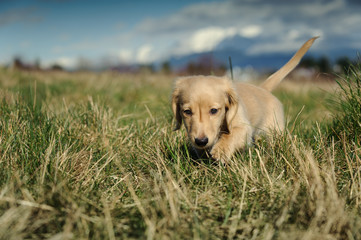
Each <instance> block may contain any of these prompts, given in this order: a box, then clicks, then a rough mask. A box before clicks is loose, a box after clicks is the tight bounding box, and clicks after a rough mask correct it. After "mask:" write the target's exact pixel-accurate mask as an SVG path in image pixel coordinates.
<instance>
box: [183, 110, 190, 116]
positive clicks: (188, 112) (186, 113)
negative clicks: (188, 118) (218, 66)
mask: <svg viewBox="0 0 361 240" xmlns="http://www.w3.org/2000/svg"><path fill="white" fill-rule="evenodd" d="M183 112H184V114H185V115H192V111H191V110H189V109H186V110H184V111H183Z"/></svg>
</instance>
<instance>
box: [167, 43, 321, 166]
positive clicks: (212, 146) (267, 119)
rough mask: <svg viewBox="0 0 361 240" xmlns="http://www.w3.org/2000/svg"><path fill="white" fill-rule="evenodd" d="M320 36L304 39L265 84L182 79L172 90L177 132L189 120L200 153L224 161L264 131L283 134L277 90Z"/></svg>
mask: <svg viewBox="0 0 361 240" xmlns="http://www.w3.org/2000/svg"><path fill="white" fill-rule="evenodd" d="M316 38H317V37H314V38H311V39H309V40H308V41H307V42H306V43H304V44H303V45H302V47H301V48H300V49H299V50H298V51H297V52H296V53H295V55H294V56H293V57H292V58H291V59H290V60H289V61H288V62H287V63H286V64H285V65H284V66H283V67H282V68H281V69H279V70H278V71H277V72H275V73H274V74H272V75H271V76H270V77H269V78H268V79H267V80H266V81H264V82H263V83H262V84H261V85H260V86H254V85H250V84H246V83H237V84H234V83H232V81H230V80H229V79H227V78H226V77H215V76H189V77H181V78H178V79H177V80H176V81H175V87H174V90H173V94H172V110H173V113H174V117H175V120H176V127H175V130H178V129H180V127H181V124H182V122H183V123H184V126H185V129H186V132H187V135H188V138H189V140H190V142H191V143H192V146H193V147H194V149H195V151H196V153H197V155H198V157H204V156H205V155H206V156H210V157H212V158H213V159H216V160H222V161H224V160H226V159H229V158H230V157H231V156H232V154H233V153H234V152H235V151H237V150H240V149H243V148H244V147H245V146H247V145H248V144H250V143H251V142H252V140H253V139H254V138H255V137H257V136H258V135H260V134H272V133H274V132H281V131H282V130H283V129H284V125H285V120H284V113H283V106H282V103H281V102H280V101H279V100H278V99H277V98H276V97H275V96H273V95H272V94H271V91H272V90H273V89H274V88H275V87H276V86H277V85H278V84H279V83H280V82H281V81H282V79H283V78H284V77H286V76H287V74H288V73H290V72H291V71H292V70H293V69H294V68H295V67H296V66H297V64H298V63H299V62H300V60H301V58H302V57H303V55H304V54H305V53H306V52H307V51H308V49H309V48H310V47H311V46H312V44H313V42H314V41H315V39H316Z"/></svg>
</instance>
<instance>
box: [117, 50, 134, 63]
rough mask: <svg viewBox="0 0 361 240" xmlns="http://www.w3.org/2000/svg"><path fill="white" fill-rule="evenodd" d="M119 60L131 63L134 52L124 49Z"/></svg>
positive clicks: (120, 52)
mask: <svg viewBox="0 0 361 240" xmlns="http://www.w3.org/2000/svg"><path fill="white" fill-rule="evenodd" d="M118 56H119V60H120V62H121V63H131V62H132V61H133V60H134V59H133V56H134V54H133V51H132V50H130V49H122V50H120V51H119V54H118Z"/></svg>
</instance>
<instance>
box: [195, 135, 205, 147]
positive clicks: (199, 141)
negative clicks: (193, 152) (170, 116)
mask: <svg viewBox="0 0 361 240" xmlns="http://www.w3.org/2000/svg"><path fill="white" fill-rule="evenodd" d="M194 141H195V142H196V144H197V145H198V146H199V147H204V146H205V145H207V143H208V138H207V137H204V138H195V139H194Z"/></svg>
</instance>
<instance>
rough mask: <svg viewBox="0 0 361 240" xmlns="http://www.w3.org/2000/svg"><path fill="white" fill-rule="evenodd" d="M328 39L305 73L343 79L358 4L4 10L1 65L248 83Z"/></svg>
mask: <svg viewBox="0 0 361 240" xmlns="http://www.w3.org/2000/svg"><path fill="white" fill-rule="evenodd" d="M313 36H320V38H319V39H318V40H317V41H316V43H315V45H314V46H313V47H312V48H311V50H310V51H309V53H308V54H307V55H306V57H305V58H304V60H303V62H302V64H301V68H300V69H299V71H298V73H295V74H299V75H300V76H301V77H302V76H304V77H308V76H309V75H312V74H315V72H316V71H317V72H324V73H327V72H330V73H335V72H336V73H337V72H342V70H343V69H344V68H345V67H347V66H348V64H350V63H351V62H355V61H356V59H357V53H358V52H360V51H361V1H359V0H312V1H311V0H293V1H287V0H274V1H266V0H254V1H251V0H226V1H218V0H192V1H191V0H182V1H165V0H154V1H145V0H138V1H115V0H107V1H95V0H87V1H85V0H46V1H45V0H17V1H10V0H9V1H7V0H1V1H0V49H1V51H0V65H1V66H3V67H7V68H18V69H24V70H39V71H49V70H57V71H80V70H90V71H105V70H112V71H118V72H138V71H141V70H144V69H147V70H148V71H155V72H156V71H163V72H166V73H170V72H171V73H177V74H210V73H214V74H224V73H226V72H227V70H229V68H230V67H229V66H230V59H231V61H232V66H233V72H234V74H235V75H236V76H238V77H239V78H242V79H244V80H247V79H248V78H252V77H254V75H257V74H258V73H259V72H267V71H273V70H274V69H277V68H279V67H281V66H282V65H283V64H284V63H285V62H286V61H287V60H288V59H289V58H290V57H291V56H292V54H293V53H294V52H295V51H296V50H297V49H298V48H299V47H300V46H301V45H302V44H303V42H305V41H306V40H307V39H308V38H310V37H313Z"/></svg>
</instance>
